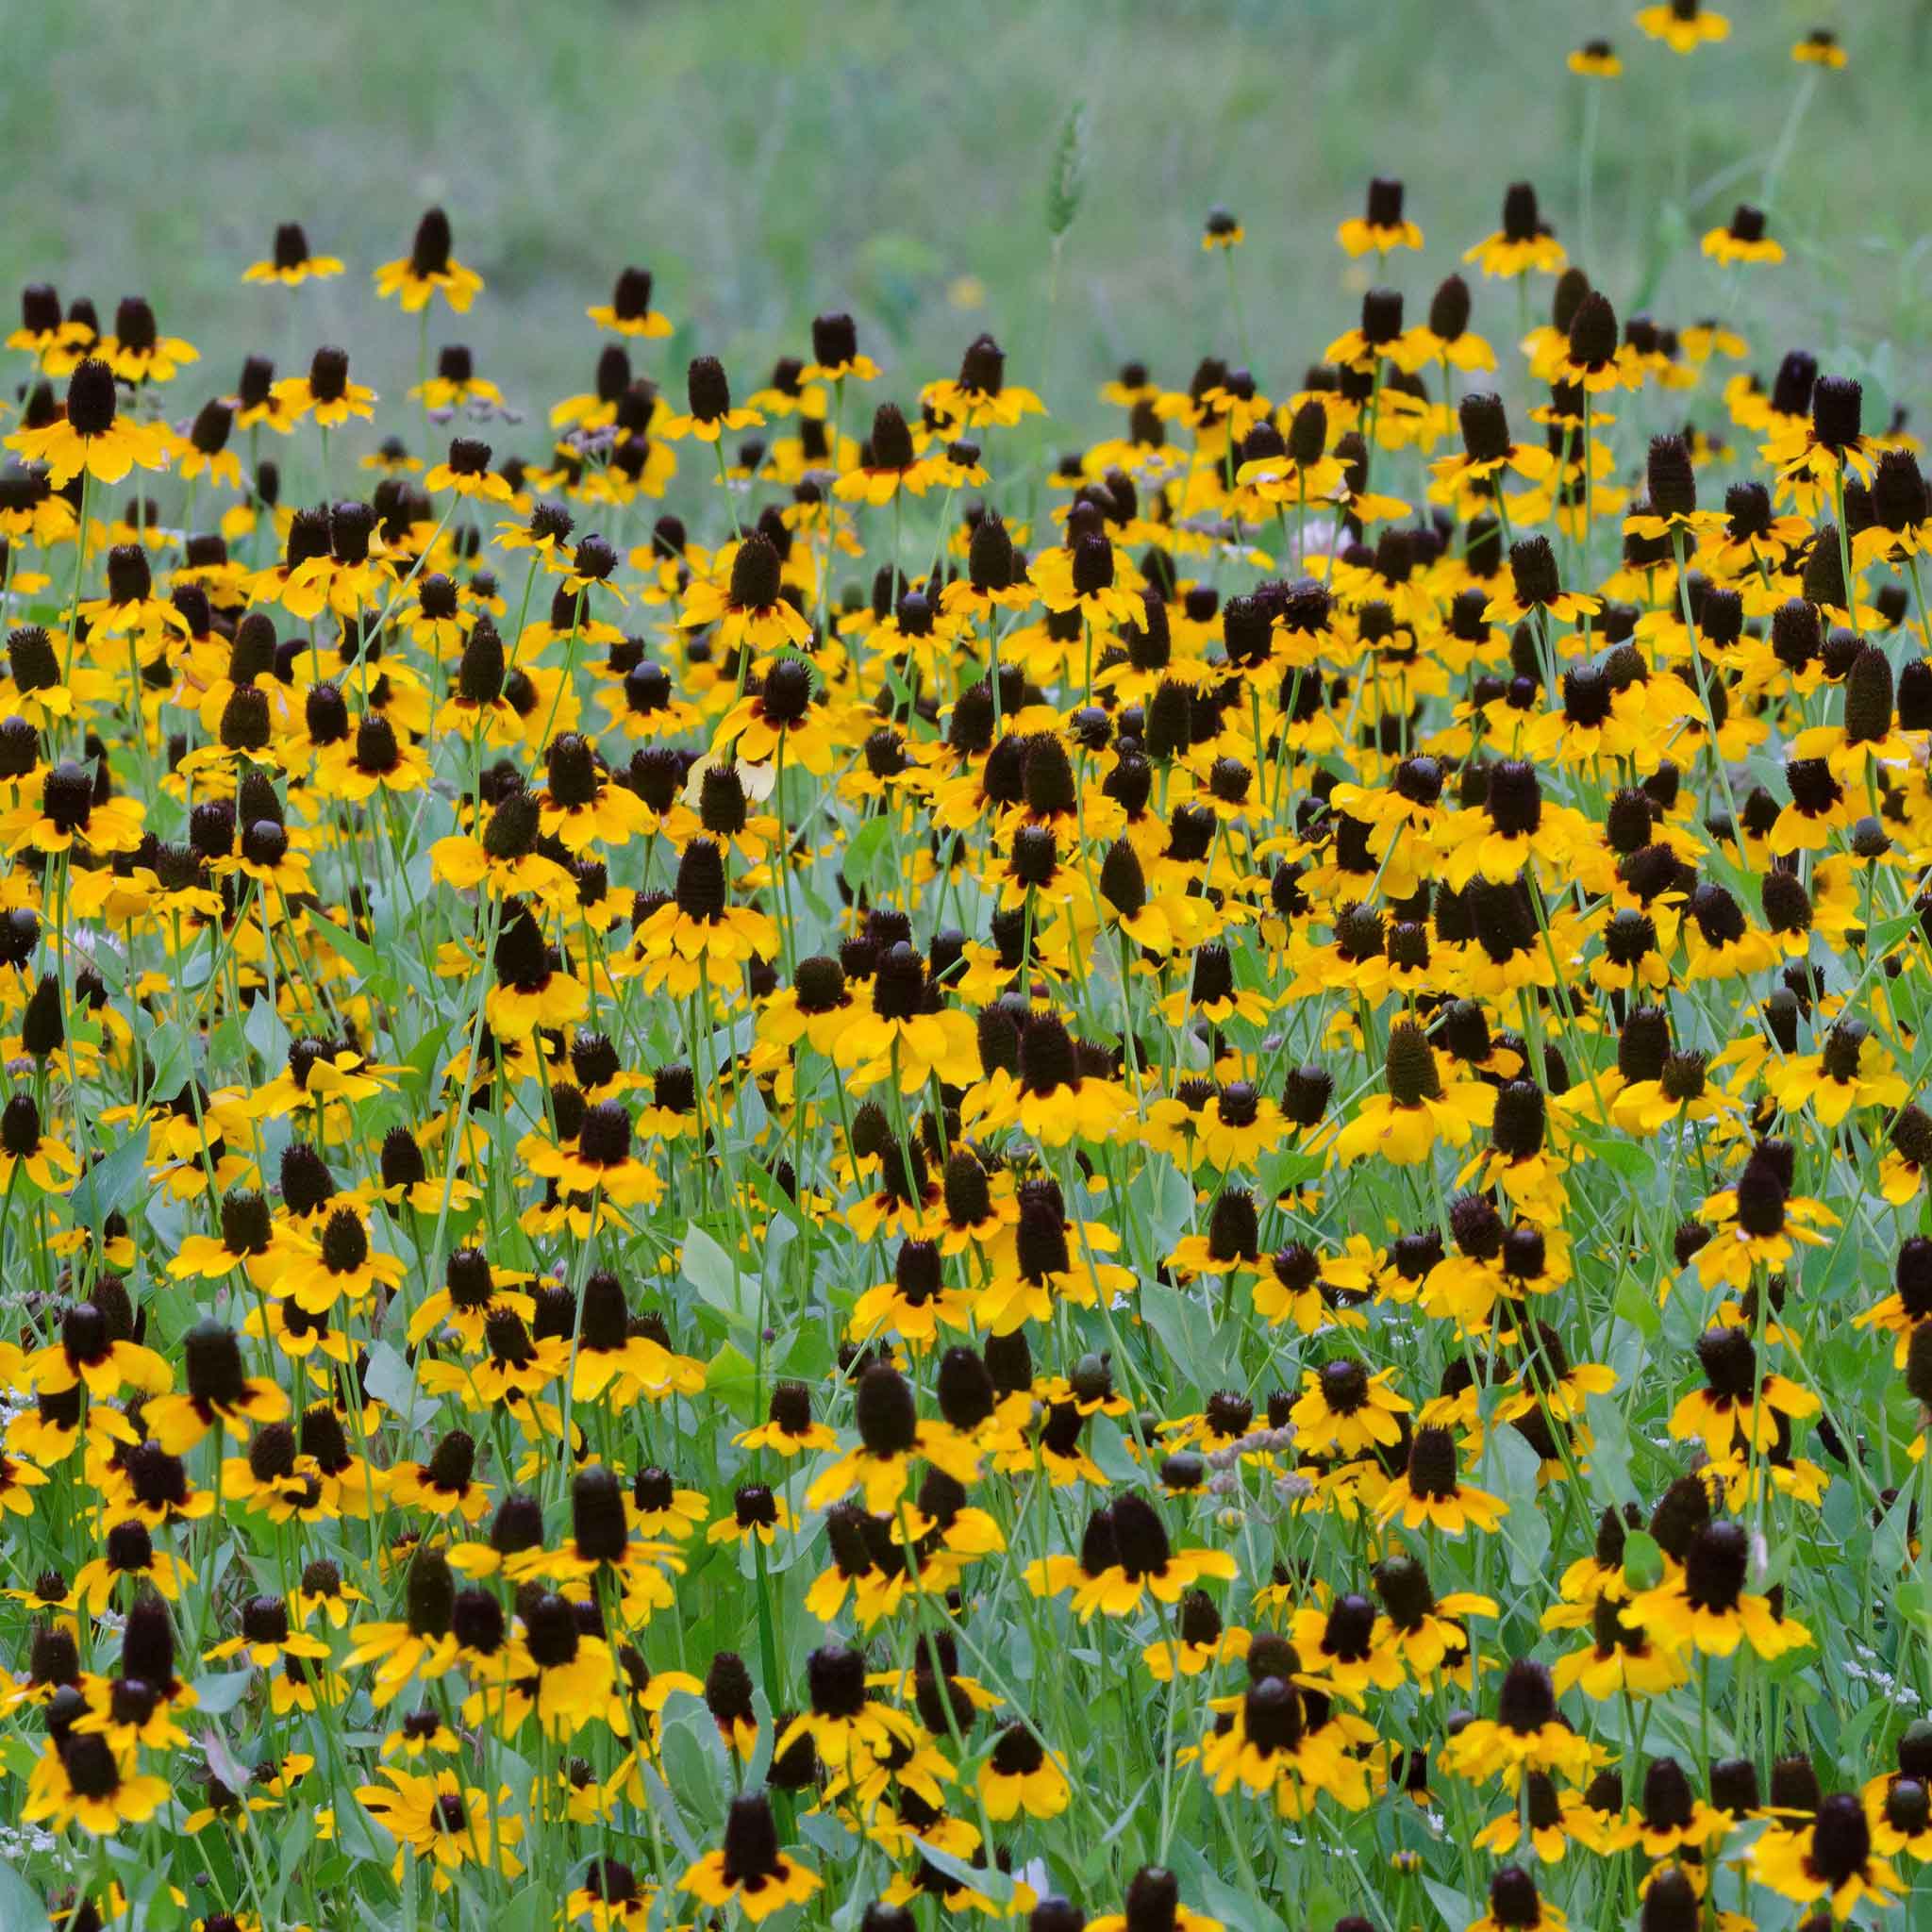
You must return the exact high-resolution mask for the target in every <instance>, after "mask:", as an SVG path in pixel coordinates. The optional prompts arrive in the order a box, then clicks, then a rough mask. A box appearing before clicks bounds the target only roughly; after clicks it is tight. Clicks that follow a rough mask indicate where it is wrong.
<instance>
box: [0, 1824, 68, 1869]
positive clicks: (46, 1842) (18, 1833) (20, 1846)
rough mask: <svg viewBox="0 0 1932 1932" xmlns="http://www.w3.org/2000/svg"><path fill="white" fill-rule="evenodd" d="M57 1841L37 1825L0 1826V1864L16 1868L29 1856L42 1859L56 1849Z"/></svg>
mask: <svg viewBox="0 0 1932 1932" xmlns="http://www.w3.org/2000/svg"><path fill="white" fill-rule="evenodd" d="M59 1842H60V1841H59V1840H58V1839H57V1838H56V1837H55V1836H54V1834H53V1833H52V1832H51V1831H42V1829H41V1828H40V1826H39V1825H38V1824H22V1825H12V1824H0V1864H6V1865H8V1866H12V1867H14V1868H16V1869H17V1868H18V1866H19V1864H20V1861H21V1860H22V1859H24V1858H25V1857H29V1856H32V1857H41V1858H43V1857H47V1855H48V1854H49V1853H51V1852H54V1851H56V1850H58V1846H59Z"/></svg>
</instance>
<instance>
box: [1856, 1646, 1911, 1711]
mask: <svg viewBox="0 0 1932 1932" xmlns="http://www.w3.org/2000/svg"><path fill="white" fill-rule="evenodd" d="M1852 1649H1853V1651H1854V1653H1855V1654H1856V1656H1857V1659H1858V1660H1857V1662H1856V1663H1855V1662H1852V1661H1850V1660H1847V1661H1846V1663H1845V1665H1844V1667H1843V1668H1844V1674H1845V1675H1846V1676H1848V1677H1851V1678H1854V1679H1856V1680H1857V1682H1858V1683H1860V1684H1869V1685H1871V1687H1872V1689H1873V1690H1874V1691H1875V1692H1876V1693H1877V1694H1878V1696H1879V1697H1880V1698H1881V1699H1883V1700H1886V1701H1888V1702H1890V1703H1893V1704H1899V1705H1903V1706H1904V1707H1906V1708H1907V1709H1908V1710H1916V1709H1917V1708H1918V1707H1919V1706H1920V1705H1921V1704H1922V1703H1923V1702H1924V1700H1923V1699H1922V1698H1921V1696H1920V1694H1919V1692H1918V1691H1915V1690H1914V1689H1913V1688H1912V1687H1911V1685H1909V1684H1907V1683H1906V1682H1905V1681H1904V1680H1903V1679H1902V1678H1899V1677H1895V1676H1893V1675H1892V1674H1891V1673H1890V1671H1886V1670H1880V1669H1879V1668H1878V1653H1877V1652H1876V1651H1875V1650H1872V1649H1869V1648H1867V1646H1866V1645H1864V1644H1862V1643H1854V1644H1853V1645H1852Z"/></svg>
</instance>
